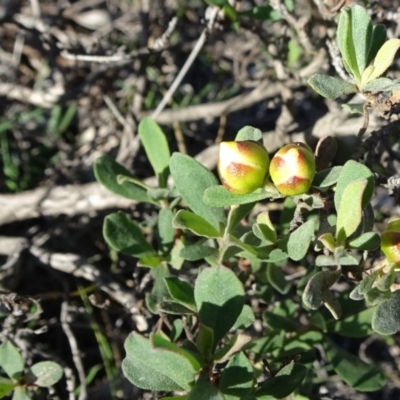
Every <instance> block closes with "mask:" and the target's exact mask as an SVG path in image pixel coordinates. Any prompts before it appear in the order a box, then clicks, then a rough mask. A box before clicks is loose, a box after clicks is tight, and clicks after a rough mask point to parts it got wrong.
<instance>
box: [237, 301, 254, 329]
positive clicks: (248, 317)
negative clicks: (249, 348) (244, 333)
mask: <svg viewBox="0 0 400 400" xmlns="http://www.w3.org/2000/svg"><path fill="white" fill-rule="evenodd" d="M255 319H256V317H255V316H254V312H253V309H252V308H251V307H250V306H248V305H247V304H245V305H244V306H243V308H242V312H241V313H240V315H239V316H238V318H237V320H236V322H235V324H234V325H233V328H235V329H246V328H248V327H249V326H250V325H251V324H253V323H254V321H255Z"/></svg>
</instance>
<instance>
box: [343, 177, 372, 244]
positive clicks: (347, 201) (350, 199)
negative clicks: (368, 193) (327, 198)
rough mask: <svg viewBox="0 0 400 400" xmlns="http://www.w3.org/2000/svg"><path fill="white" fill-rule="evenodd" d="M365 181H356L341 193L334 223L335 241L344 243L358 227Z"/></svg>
mask: <svg viewBox="0 0 400 400" xmlns="http://www.w3.org/2000/svg"><path fill="white" fill-rule="evenodd" d="M367 184H368V182H367V180H366V179H358V180H356V181H354V182H351V183H349V184H348V185H347V187H346V188H345V189H344V191H343V193H342V198H341V202H340V207H339V210H338V217H337V223H336V239H337V241H338V243H342V242H344V241H345V240H346V239H347V238H348V237H350V236H351V235H352V234H353V233H354V232H355V231H356V230H357V227H358V226H359V225H360V222H361V217H362V198H363V194H364V191H365V188H366V187H367Z"/></svg>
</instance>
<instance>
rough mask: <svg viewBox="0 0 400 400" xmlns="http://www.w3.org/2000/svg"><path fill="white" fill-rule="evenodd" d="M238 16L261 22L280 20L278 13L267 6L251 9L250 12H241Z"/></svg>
mask: <svg viewBox="0 0 400 400" xmlns="http://www.w3.org/2000/svg"><path fill="white" fill-rule="evenodd" d="M240 14H241V15H245V16H247V17H250V18H255V19H260V20H262V21H279V20H280V19H281V15H280V14H279V12H278V11H276V10H274V9H273V8H272V7H271V6H269V5H265V6H256V7H252V8H251V9H250V10H246V11H242V12H241V13H240Z"/></svg>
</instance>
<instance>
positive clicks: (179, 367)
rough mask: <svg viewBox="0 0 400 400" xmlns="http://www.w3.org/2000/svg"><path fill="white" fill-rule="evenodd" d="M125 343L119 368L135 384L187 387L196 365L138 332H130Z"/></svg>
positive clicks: (177, 388)
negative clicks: (124, 355) (161, 347)
mask: <svg viewBox="0 0 400 400" xmlns="http://www.w3.org/2000/svg"><path fill="white" fill-rule="evenodd" d="M171 344H172V343H171ZM124 346H125V350H126V358H125V359H124V360H123V362H122V370H123V372H124V375H125V376H126V377H127V378H128V379H129V381H130V382H132V383H133V384H134V385H136V386H137V387H139V388H141V389H148V390H157V391H160V390H165V391H175V390H182V389H184V390H189V389H190V385H189V384H190V383H191V382H193V380H194V377H195V374H196V371H197V368H194V367H193V365H192V363H191V361H190V360H189V359H188V358H186V357H185V356H184V355H182V354H179V353H178V352H176V351H173V350H167V349H157V348H154V347H153V345H152V343H151V341H150V340H149V339H146V338H144V337H143V336H141V335H139V334H137V333H131V334H130V335H129V336H128V338H127V339H126V341H125V344H124ZM182 351H183V349H182Z"/></svg>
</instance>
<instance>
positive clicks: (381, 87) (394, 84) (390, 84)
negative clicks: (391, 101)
mask: <svg viewBox="0 0 400 400" xmlns="http://www.w3.org/2000/svg"><path fill="white" fill-rule="evenodd" d="M399 88H400V81H399V80H398V79H390V78H377V79H374V80H373V81H370V82H368V83H366V84H365V85H362V86H361V88H360V91H361V92H372V93H378V92H392V91H395V90H397V89H399Z"/></svg>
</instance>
